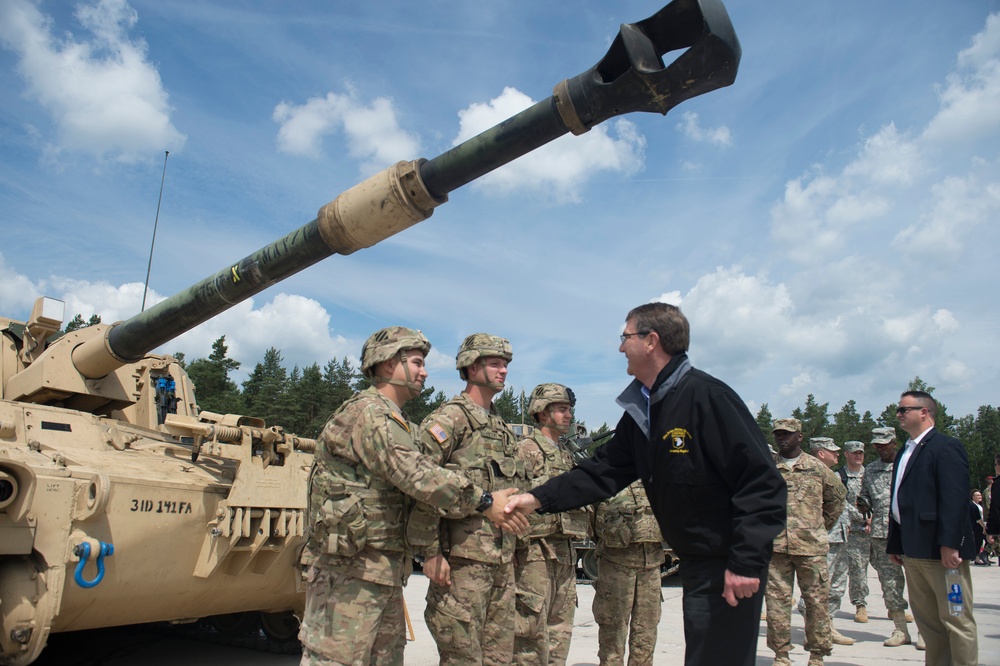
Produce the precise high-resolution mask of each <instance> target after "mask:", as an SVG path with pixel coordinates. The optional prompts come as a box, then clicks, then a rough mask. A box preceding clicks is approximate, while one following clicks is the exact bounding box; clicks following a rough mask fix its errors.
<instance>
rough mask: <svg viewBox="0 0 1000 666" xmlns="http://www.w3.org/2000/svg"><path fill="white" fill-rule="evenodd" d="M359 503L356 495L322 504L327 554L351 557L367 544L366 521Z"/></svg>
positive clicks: (359, 500)
mask: <svg viewBox="0 0 1000 666" xmlns="http://www.w3.org/2000/svg"><path fill="white" fill-rule="evenodd" d="M360 502H361V498H360V497H358V496H357V495H347V496H346V497H344V498H341V499H336V500H327V501H326V502H324V503H323V522H324V523H325V524H326V530H327V540H326V552H327V553H328V554H330V555H340V556H342V557H351V556H352V555H356V554H358V553H359V552H360V551H361V549H363V548H364V547H365V544H366V543H367V542H368V521H366V520H365V515H364V513H363V512H362V510H361V503H360Z"/></svg>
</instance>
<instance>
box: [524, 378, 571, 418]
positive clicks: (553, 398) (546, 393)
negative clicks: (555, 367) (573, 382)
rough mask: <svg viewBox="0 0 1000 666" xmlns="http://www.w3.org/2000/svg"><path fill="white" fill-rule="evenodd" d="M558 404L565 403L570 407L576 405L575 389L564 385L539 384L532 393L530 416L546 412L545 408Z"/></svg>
mask: <svg viewBox="0 0 1000 666" xmlns="http://www.w3.org/2000/svg"><path fill="white" fill-rule="evenodd" d="M556 402H565V403H567V404H569V406H570V407H573V406H574V405H576V396H575V395H574V394H573V389H571V388H569V387H567V386H563V385H562V384H539V385H538V386H536V387H535V388H534V390H533V391H532V392H531V400H530V402H528V414H531V415H532V416H534V415H535V414H540V413H542V412H543V411H545V408H546V407H548V406H549V405H551V404H553V403H556Z"/></svg>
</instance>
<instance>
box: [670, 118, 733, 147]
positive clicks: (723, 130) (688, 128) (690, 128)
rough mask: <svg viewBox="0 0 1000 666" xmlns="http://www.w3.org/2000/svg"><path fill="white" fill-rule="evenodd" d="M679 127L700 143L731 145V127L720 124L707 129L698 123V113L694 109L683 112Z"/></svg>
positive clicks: (686, 134) (685, 134)
mask: <svg viewBox="0 0 1000 666" xmlns="http://www.w3.org/2000/svg"><path fill="white" fill-rule="evenodd" d="M677 129H679V130H680V131H681V132H683V133H684V136H686V137H687V138H689V139H691V140H692V141H697V142H698V143H704V142H707V143H711V144H714V145H716V146H731V145H732V144H733V137H732V134H731V133H730V131H729V128H728V127H726V126H725V125H720V126H719V127H716V128H715V129H707V128H704V127H702V126H701V125H699V124H698V114H697V113H695V112H694V111H685V112H684V113H683V114H681V122H679V123H677Z"/></svg>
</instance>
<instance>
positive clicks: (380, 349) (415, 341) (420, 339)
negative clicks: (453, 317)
mask: <svg viewBox="0 0 1000 666" xmlns="http://www.w3.org/2000/svg"><path fill="white" fill-rule="evenodd" d="M405 349H419V350H420V351H422V352H423V353H424V356H427V352H429V351H430V350H431V343H430V341H429V340H428V339H427V338H426V337H424V334H423V333H421V332H420V331H418V330H417V329H415V328H406V327H405V326H389V327H388V328H383V329H381V330H378V331H375V332H374V333H372V334H371V335H370V336H368V339H367V340H365V344H364V346H363V347H362V348H361V374H363V375H364V376H365V377H367V378H368V379H371V378H372V377H374V376H375V366H376V365H378V364H379V363H382V362H383V361H388V360H389V359H390V358H392V357H393V356H395V355H396V354H398V353H399V352H400V351H401V350H405Z"/></svg>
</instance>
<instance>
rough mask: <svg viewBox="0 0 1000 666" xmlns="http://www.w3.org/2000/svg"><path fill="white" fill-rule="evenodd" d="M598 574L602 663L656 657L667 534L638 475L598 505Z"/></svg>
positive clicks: (635, 665)
mask: <svg viewBox="0 0 1000 666" xmlns="http://www.w3.org/2000/svg"><path fill="white" fill-rule="evenodd" d="M594 536H595V538H596V539H597V558H598V560H597V561H598V575H597V580H596V581H595V582H594V619H595V620H596V621H597V624H598V627H599V630H598V645H599V647H598V650H597V656H598V658H599V659H600V666H622V665H623V664H624V663H625V640H626V638H627V639H628V648H629V660H628V663H629V666H646V665H649V664H652V663H653V650H654V648H655V647H656V628H657V625H659V623H660V611H661V606H662V603H663V594H662V591H661V588H660V567H661V565H663V563H664V561H665V559H666V558H665V556H664V553H663V537H662V536H661V534H660V527H659V525H658V524H657V522H656V517H655V516H654V515H653V509H652V507H651V506H650V504H649V499H648V498H647V497H646V491H645V490H644V489H643V486H642V482H641V481H636V482H634V483H632V484H631V485H630V486H628V487H627V488H625V490H623V491H621V492H620V493H618V494H617V495H615V496H614V497H612V498H610V499H607V500H605V501H603V502H601V503H600V504H598V505H597V509H596V512H595V515H594Z"/></svg>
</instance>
